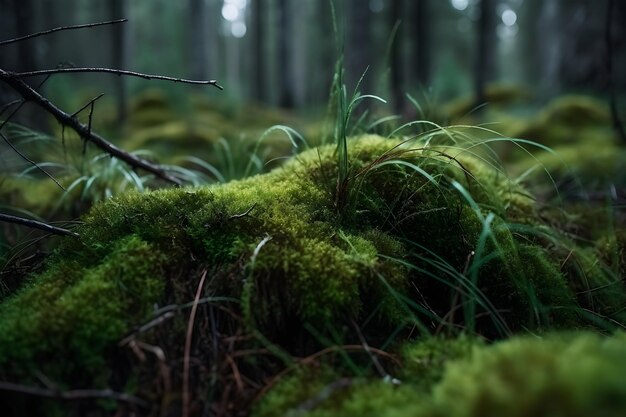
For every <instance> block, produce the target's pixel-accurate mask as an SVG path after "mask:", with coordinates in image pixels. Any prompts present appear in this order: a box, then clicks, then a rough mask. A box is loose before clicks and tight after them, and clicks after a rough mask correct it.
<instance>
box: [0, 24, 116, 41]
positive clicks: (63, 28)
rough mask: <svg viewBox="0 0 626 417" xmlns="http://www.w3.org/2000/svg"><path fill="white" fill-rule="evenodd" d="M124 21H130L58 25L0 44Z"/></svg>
mask: <svg viewBox="0 0 626 417" xmlns="http://www.w3.org/2000/svg"><path fill="white" fill-rule="evenodd" d="M124 22H128V19H118V20H108V21H106V22H96V23H87V24H84V25H72V26H60V27H56V28H53V29H48V30H44V31H42V32H37V33H32V34H30V35H26V36H21V37H19V38H13V39H7V40H6V41H2V42H0V46H2V45H6V44H10V43H15V42H21V41H25V40H27V39H32V38H36V37H38V36H44V35H49V34H51V33H54V32H59V31H62V30H74V29H83V28H92V27H96V26H103V25H114V24H116V23H124Z"/></svg>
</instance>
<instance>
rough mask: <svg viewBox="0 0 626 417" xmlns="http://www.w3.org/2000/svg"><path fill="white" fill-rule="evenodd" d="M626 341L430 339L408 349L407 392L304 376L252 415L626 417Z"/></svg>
mask: <svg viewBox="0 0 626 417" xmlns="http://www.w3.org/2000/svg"><path fill="white" fill-rule="evenodd" d="M625 341H626V338H625V336H624V334H617V335H615V336H613V337H610V338H604V337H601V336H598V335H594V334H591V333H571V334H551V335H547V336H545V337H544V338H537V337H534V338H531V337H528V336H525V337H515V338H512V339H510V340H507V341H504V342H500V343H496V344H495V345H491V346H487V345H483V344H481V343H477V342H476V341H472V340H470V339H466V338H461V339H458V340H448V341H443V340H438V339H430V340H426V341H423V342H418V343H416V344H414V345H413V346H409V347H408V348H407V349H406V350H405V351H404V354H403V356H404V358H405V365H404V367H403V368H402V370H401V372H400V374H401V375H402V377H401V379H400V381H401V383H400V385H394V384H390V383H387V382H385V381H383V380H381V379H380V378H377V377H369V378H366V379H364V378H349V377H346V376H343V377H342V376H340V375H338V374H337V373H332V372H326V373H320V372H319V371H315V370H313V371H312V370H311V369H312V368H302V369H300V370H299V371H298V373H297V374H296V375H295V376H294V377H292V378H288V379H286V380H284V381H282V382H281V383H279V384H278V385H277V386H276V387H275V388H274V389H272V390H270V391H269V393H268V394H267V395H266V396H265V397H264V398H263V399H262V400H261V402H260V403H259V404H258V405H257V406H256V407H255V408H254V410H253V413H252V415H253V416H255V417H262V416H266V415H288V416H297V415H307V416H315V417H321V416H344V417H351V416H379V415H383V416H397V417H405V416H406V417H409V416H411V417H416V416H419V417H422V416H423V417H426V416H431V417H435V416H441V417H443V416H446V417H471V416H481V417H489V416H499V417H502V416H506V417H526V416H528V417H530V416H533V417H534V416H539V417H544V416H545V417H555V416H568V417H569V416H572V417H577V416H581V417H582V416H589V415H602V416H607V417H613V416H615V417H617V416H621V415H623V414H624V413H625V412H626V376H625V375H626V372H625V371H626V362H625V361H624V360H623V358H624V355H625V354H626V347H625V346H626V345H625V344H624V342H625ZM340 381H344V384H343V385H341V384H339V383H338V382H340ZM340 387H341V389H340ZM305 410H306V411H307V412H306V413H305ZM272 412H275V413H274V414H273V413H272Z"/></svg>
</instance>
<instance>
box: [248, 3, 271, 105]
mask: <svg viewBox="0 0 626 417" xmlns="http://www.w3.org/2000/svg"><path fill="white" fill-rule="evenodd" d="M251 7H252V10H251V14H252V16H253V19H254V21H253V22H252V24H253V28H252V30H253V36H254V38H253V40H252V45H251V46H252V55H253V57H254V71H253V74H254V75H253V83H254V86H253V89H252V91H253V94H254V98H255V99H256V100H257V101H258V102H259V103H265V102H267V92H266V88H265V87H266V83H267V80H266V78H265V73H266V68H265V60H266V51H265V31H266V30H267V29H266V27H265V18H266V14H265V8H266V7H267V4H266V1H265V0H252V4H251Z"/></svg>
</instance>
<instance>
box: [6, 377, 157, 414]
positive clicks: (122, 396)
mask: <svg viewBox="0 0 626 417" xmlns="http://www.w3.org/2000/svg"><path fill="white" fill-rule="evenodd" d="M0 390H2V391H10V392H18V393H20V394H26V395H34V396H36V397H44V398H52V399H58V400H69V401H72V400H98V399H107V400H115V401H117V402H120V403H126V404H132V405H135V406H138V407H141V408H150V404H149V403H148V402H147V401H144V400H142V399H141V398H137V397H135V396H133V395H129V394H126V393H123V392H115V391H112V390H110V389H103V390H97V389H77V390H72V391H60V390H56V389H50V388H40V387H31V386H28V385H21V384H14V383H12V382H5V381H0Z"/></svg>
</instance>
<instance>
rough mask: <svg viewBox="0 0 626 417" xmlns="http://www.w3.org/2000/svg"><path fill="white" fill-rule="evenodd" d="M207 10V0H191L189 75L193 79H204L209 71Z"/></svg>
mask: <svg viewBox="0 0 626 417" xmlns="http://www.w3.org/2000/svg"><path fill="white" fill-rule="evenodd" d="M206 12H207V9H206V4H205V0H189V52H190V53H189V60H190V62H189V69H190V74H189V76H190V78H191V79H192V80H193V79H195V80H204V79H206V78H207V77H208V73H209V70H208V63H209V57H208V49H207V42H206V41H207V34H206V32H207V30H206V29H207V28H206V21H207V13H206Z"/></svg>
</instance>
